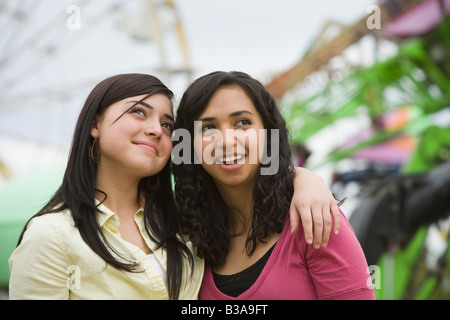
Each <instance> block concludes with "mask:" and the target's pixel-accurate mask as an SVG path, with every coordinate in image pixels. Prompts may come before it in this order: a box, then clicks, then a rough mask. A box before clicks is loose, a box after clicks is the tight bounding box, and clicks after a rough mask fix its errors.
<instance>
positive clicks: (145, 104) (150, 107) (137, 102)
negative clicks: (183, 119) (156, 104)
mask: <svg viewBox="0 0 450 320" xmlns="http://www.w3.org/2000/svg"><path fill="white" fill-rule="evenodd" d="M127 103H134V104H133V105H132V106H131V107H130V108H128V109H127V111H128V110H130V109H131V108H133V107H134V106H135V105H137V104H140V105H142V106H144V107H146V108H148V109H150V110H154V109H155V108H153V107H152V106H151V105H150V104H148V103H147V102H144V101H135V100H132V101H127ZM127 111H125V112H127ZM163 116H164V118H167V119H169V120H170V121H172V122H175V119H174V117H172V116H171V115H170V114H168V113H164V114H163Z"/></svg>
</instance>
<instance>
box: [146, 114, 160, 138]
mask: <svg viewBox="0 0 450 320" xmlns="http://www.w3.org/2000/svg"><path fill="white" fill-rule="evenodd" d="M144 133H145V135H147V136H153V137H155V138H158V139H160V138H161V136H162V134H163V131H162V127H161V124H160V123H159V120H158V119H154V118H152V119H149V120H148V121H147V123H146V127H145V129H144Z"/></svg>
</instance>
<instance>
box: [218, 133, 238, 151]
mask: <svg viewBox="0 0 450 320" xmlns="http://www.w3.org/2000/svg"><path fill="white" fill-rule="evenodd" d="M214 142H215V148H216V150H221V151H222V152H223V153H227V152H233V150H234V149H235V145H236V137H235V135H234V130H233V128H222V129H221V130H220V131H219V130H218V131H217V134H216V135H215V136H214Z"/></svg>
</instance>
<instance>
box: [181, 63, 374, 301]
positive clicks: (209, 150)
mask: <svg viewBox="0 0 450 320" xmlns="http://www.w3.org/2000/svg"><path fill="white" fill-rule="evenodd" d="M175 127H176V128H185V129H187V130H188V131H189V132H190V134H191V135H192V136H195V137H196V138H194V141H193V144H192V145H191V148H192V149H191V156H192V159H191V162H190V163H191V164H188V163H181V164H179V165H176V166H175V167H174V176H175V181H176V200H177V202H178V204H179V207H180V212H181V214H182V216H183V220H184V222H185V224H186V226H187V229H186V232H187V233H188V234H190V235H191V240H192V241H193V243H194V245H195V246H196V248H197V252H198V255H199V256H200V257H202V258H205V261H206V263H207V265H206V269H205V275H204V279H203V284H202V287H201V289H200V295H199V298H200V299H373V298H374V293H373V289H372V288H371V282H370V276H369V274H368V267H367V262H366V260H365V257H364V254H363V251H362V249H361V247H360V245H359V243H358V240H357V239H356V237H355V235H354V233H353V230H352V229H351V227H350V225H349V223H348V221H347V220H346V218H345V217H344V216H342V217H341V221H342V223H341V229H340V232H339V236H336V235H334V234H332V235H331V236H330V239H329V243H328V246H327V247H326V248H321V249H320V250H315V249H313V248H311V246H308V245H307V243H306V241H305V238H304V237H303V236H302V235H303V230H302V229H301V230H300V232H299V233H298V234H296V235H292V234H291V232H290V229H291V226H290V221H289V217H288V216H289V214H288V212H289V209H290V202H291V199H292V195H293V180H294V176H295V170H294V168H293V165H292V155H291V148H290V146H289V134H288V130H287V128H286V125H285V121H284V120H283V118H282V116H281V114H280V112H279V110H278V107H277V105H276V103H275V101H274V99H273V98H272V97H271V95H270V94H269V93H268V92H267V91H266V90H265V88H264V87H263V86H262V85H261V83H259V82H258V81H257V80H255V79H253V78H251V77H250V76H249V75H247V74H245V73H241V72H230V73H226V72H213V73H210V74H208V75H206V76H203V77H201V78H199V79H197V80H196V81H194V83H193V84H192V85H191V86H189V88H188V89H187V90H186V91H185V93H184V95H183V97H182V99H181V102H180V105H179V108H178V111H177V117H176V122H175ZM230 130H231V132H233V131H239V132H241V134H235V135H230V134H229V133H230ZM252 131H253V133H254V134H252V133H251V132H252ZM247 132H250V133H249V134H247ZM260 132H263V133H264V134H262V135H261V134H258V133H260ZM242 133H244V134H242ZM274 136H275V139H274ZM175 147H176V145H175V146H174V148H175ZM252 150H253V153H255V152H256V155H257V157H256V158H257V160H256V161H255V160H254V159H255V158H254V155H252ZM255 150H256V151H255ZM273 153H275V155H276V157H278V162H279V163H278V165H277V166H276V167H277V170H275V171H272V172H268V171H267V169H268V166H269V164H268V161H267V158H268V156H269V154H271V155H270V158H271V159H273V158H274V157H273V156H274V154H273ZM265 169H266V170H265Z"/></svg>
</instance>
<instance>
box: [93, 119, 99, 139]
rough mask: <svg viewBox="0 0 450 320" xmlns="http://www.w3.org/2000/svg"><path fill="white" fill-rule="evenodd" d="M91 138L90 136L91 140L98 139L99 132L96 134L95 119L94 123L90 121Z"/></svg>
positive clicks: (96, 125)
mask: <svg viewBox="0 0 450 320" xmlns="http://www.w3.org/2000/svg"><path fill="white" fill-rule="evenodd" d="M91 136H92V138H94V139H98V136H99V132H98V124H97V119H95V120H94V121H92V126H91Z"/></svg>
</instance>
